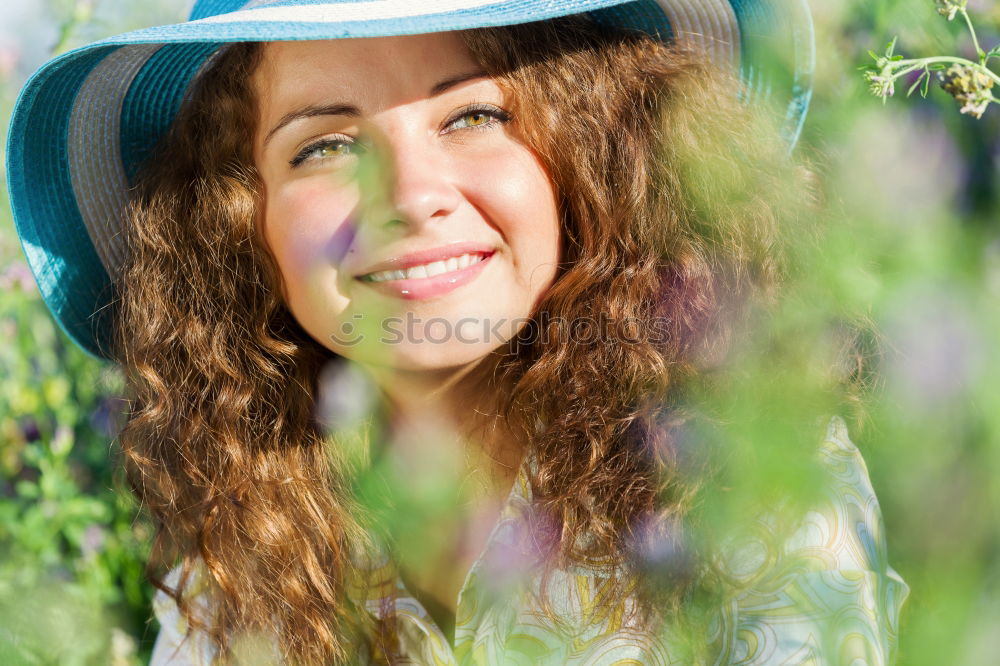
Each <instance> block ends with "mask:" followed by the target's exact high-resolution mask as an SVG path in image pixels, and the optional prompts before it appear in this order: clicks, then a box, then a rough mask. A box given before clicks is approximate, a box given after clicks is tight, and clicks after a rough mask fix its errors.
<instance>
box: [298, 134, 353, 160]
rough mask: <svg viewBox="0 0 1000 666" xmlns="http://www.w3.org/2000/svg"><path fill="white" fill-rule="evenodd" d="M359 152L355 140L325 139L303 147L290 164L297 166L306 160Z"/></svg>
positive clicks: (343, 155)
mask: <svg viewBox="0 0 1000 666" xmlns="http://www.w3.org/2000/svg"><path fill="white" fill-rule="evenodd" d="M356 152H358V146H357V144H356V143H355V142H353V141H344V140H343V139H323V140H322V141H318V142H316V143H313V144H310V145H308V146H306V147H305V148H303V149H302V151H301V152H299V154H298V155H296V156H295V157H294V158H292V160H291V162H289V164H291V165H292V167H297V166H299V165H300V164H302V163H303V162H305V161H307V160H308V161H312V160H324V159H331V158H338V157H347V156H349V155H354V154H355V153H356Z"/></svg>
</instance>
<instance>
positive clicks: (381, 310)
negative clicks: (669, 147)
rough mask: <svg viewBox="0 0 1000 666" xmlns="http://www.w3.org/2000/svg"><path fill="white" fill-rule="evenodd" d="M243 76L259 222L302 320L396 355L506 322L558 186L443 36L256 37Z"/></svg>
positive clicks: (459, 358)
mask: <svg viewBox="0 0 1000 666" xmlns="http://www.w3.org/2000/svg"><path fill="white" fill-rule="evenodd" d="M253 86H254V90H255V92H256V95H257V99H258V100H259V104H260V117H259V123H258V131H257V135H256V136H255V138H254V158H255V162H256V165H257V168H258V171H259V173H260V176H261V180H262V182H263V185H264V209H263V211H262V214H261V215H260V217H259V230H260V232H261V234H262V237H263V240H264V241H265V242H266V243H267V246H268V247H269V248H270V250H271V252H272V253H273V255H274V257H275V259H276V261H277V263H278V267H279V268H280V270H281V273H282V276H283V279H284V282H285V294H284V297H285V301H286V303H287V305H288V307H289V309H290V311H291V312H292V314H293V315H294V316H295V318H296V320H297V321H298V322H299V323H300V325H301V326H302V327H303V329H304V330H305V331H306V332H308V333H309V334H310V335H311V336H312V337H313V338H315V339H316V340H317V341H318V342H320V343H321V344H322V345H324V346H325V347H327V348H328V349H330V350H332V351H334V352H336V353H338V354H341V355H343V356H346V357H348V358H351V359H353V360H356V361H361V362H365V363H369V364H374V365H378V366H384V367H392V368H399V369H406V370H440V369H444V368H450V367H458V366H466V365H468V364H470V363H473V362H475V361H477V360H479V359H482V358H483V357H484V356H485V355H486V354H488V353H489V351H491V350H492V349H495V348H496V347H498V346H500V345H502V344H503V343H504V342H505V341H506V340H507V339H509V338H510V337H513V336H514V335H515V334H516V333H517V330H518V328H519V327H520V326H521V325H523V324H524V322H525V321H526V319H527V318H528V317H530V316H531V314H532V313H533V311H534V307H535V305H536V304H537V302H538V301H539V299H540V297H541V296H542V294H543V293H544V292H545V290H546V289H547V288H548V287H549V286H550V285H551V283H552V282H553V280H554V278H555V275H556V271H557V264H558V261H559V241H560V222H559V219H560V216H559V211H558V206H557V198H556V194H555V192H554V188H553V185H552V182H551V179H550V178H549V176H548V174H547V172H546V170H545V168H544V167H543V166H542V164H541V163H540V161H539V160H538V158H537V156H536V155H535V153H534V152H533V151H532V150H531V149H529V148H528V147H527V146H526V145H524V144H523V143H521V142H520V141H519V140H518V138H517V136H516V135H515V133H514V131H513V126H512V125H511V123H510V116H509V114H508V112H507V111H506V110H505V109H506V108H507V106H506V102H505V99H504V95H503V93H502V91H501V89H500V88H499V87H498V85H497V84H496V83H495V82H494V81H493V80H492V79H491V78H489V77H488V76H486V75H485V74H484V73H483V71H482V69H481V68H480V67H479V65H478V64H477V63H476V62H475V60H473V58H472V57H471V55H470V54H469V52H468V51H467V50H466V48H465V46H464V44H463V42H462V40H461V38H460V37H459V35H458V34H456V33H453V32H448V33H433V34H426V35H414V36H403V37H381V38H372V39H343V40H330V41H306V42H278V43H271V44H268V45H267V46H266V47H265V52H264V59H263V62H262V64H261V66H260V67H259V68H258V69H257V71H256V72H255V74H254V79H253ZM373 174H374V176H373ZM463 255H464V257H463ZM398 271H403V272H402V273H400V272H398Z"/></svg>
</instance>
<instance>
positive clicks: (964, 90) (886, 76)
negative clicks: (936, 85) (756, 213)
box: [864, 0, 1000, 118]
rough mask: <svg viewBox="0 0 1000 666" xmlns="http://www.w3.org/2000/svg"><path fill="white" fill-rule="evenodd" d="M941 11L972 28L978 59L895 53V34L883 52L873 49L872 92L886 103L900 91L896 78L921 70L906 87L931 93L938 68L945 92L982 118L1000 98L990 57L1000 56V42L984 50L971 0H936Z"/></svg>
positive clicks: (869, 74)
mask: <svg viewBox="0 0 1000 666" xmlns="http://www.w3.org/2000/svg"><path fill="white" fill-rule="evenodd" d="M935 2H936V4H937V10H938V13H939V14H941V15H942V16H944V17H946V18H947V19H948V20H949V21H953V20H954V19H955V18H956V17H957V16H961V17H962V19H963V20H964V21H965V25H966V26H967V27H968V29H969V34H970V35H971V37H972V44H973V46H974V48H975V50H976V55H977V58H978V61H976V62H974V61H972V60H969V59H967V58H961V57H958V56H952V55H936V56H928V57H924V58H904V57H903V56H902V55H900V54H898V53H895V50H896V41H897V38H895V37H894V38H893V39H892V41H891V42H889V44H888V45H887V46H886V48H885V52H884V53H883V54H882V55H879V54H877V53H875V52H874V51H869V52H868V54H869V55H871V57H872V59H873V60H874V61H875V64H874V65H872V66H868V67H865V68H864V70H865V72H864V77H865V81H867V82H868V84H869V86H870V90H871V92H872V93H873V94H874V95H876V96H878V97H881V98H882V102H883V103H884V102H885V101H886V100H887V99H888V98H889V97H892V96H893V95H894V94H895V92H896V87H895V86H896V81H897V80H899V79H901V78H903V77H905V76H907V75H908V74H911V73H914V72H919V74H918V76H917V77H916V80H914V81H913V83H911V84H910V87H909V89H908V90H907V91H906V96H907V97H909V96H910V95H911V94H913V92H914V91H915V90H917V89H918V88H919V89H920V94H921V96H923V97H927V89H928V87H929V85H930V81H931V77H932V74H931V72H936V74H937V77H938V79H939V81H940V83H941V87H942V88H944V90H945V92H947V93H948V94H949V95H951V96H952V97H954V98H955V99H956V100H957V101H958V102H959V103H960V104H961V105H962V106H961V109H960V112H961V113H967V114H969V115H971V116H974V117H976V118H981V117H982V115H983V113H985V112H986V109H987V107H988V106H989V105H990V104H991V103H993V102H1000V99H997V98H996V97H995V96H994V95H993V86H994V84H1000V76H997V74H996V73H995V72H993V70H991V69H990V67H989V63H990V60H991V59H993V58H996V59H998V60H1000V44H997V45H996V46H994V47H993V48H991V49H990V50H989V51H984V50H983V47H982V46H980V44H979V37H978V35H977V34H976V28H975V26H974V25H973V23H972V17H971V16H970V15H969V11H968V8H967V4H968V0H935Z"/></svg>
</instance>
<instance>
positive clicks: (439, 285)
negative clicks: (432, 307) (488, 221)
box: [359, 252, 495, 301]
mask: <svg viewBox="0 0 1000 666" xmlns="http://www.w3.org/2000/svg"><path fill="white" fill-rule="evenodd" d="M494 254H495V252H494V253H490V254H488V255H486V256H485V257H483V258H482V259H481V260H480V261H478V262H476V263H474V264H471V265H469V266H466V267H465V268H459V269H458V270H454V271H450V272H448V273H442V274H441V275H435V276H434V277H428V278H411V279H403V280H384V281H382V282H368V281H367V280H359V281H360V282H361V283H362V284H364V285H366V286H368V287H372V288H373V289H377V290H378V291H381V292H383V293H386V294H389V295H390V296H395V297H396V298H402V299H403V300H407V301H419V300H426V299H428V298H434V297H435V296H440V295H442V294H447V293H448V292H451V291H454V290H455V289H458V288H459V287H461V286H462V285H463V284H466V283H468V282H472V281H473V280H475V279H476V278H477V277H478V276H479V274H480V273H482V271H483V267H485V266H486V263H487V262H488V261H489V260H490V259H492V258H493V255H494Z"/></svg>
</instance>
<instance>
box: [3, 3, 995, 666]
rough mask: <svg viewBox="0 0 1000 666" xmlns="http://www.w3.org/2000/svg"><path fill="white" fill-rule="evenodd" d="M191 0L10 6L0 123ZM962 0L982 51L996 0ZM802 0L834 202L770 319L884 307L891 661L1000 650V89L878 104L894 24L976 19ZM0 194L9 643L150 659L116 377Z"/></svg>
mask: <svg viewBox="0 0 1000 666" xmlns="http://www.w3.org/2000/svg"><path fill="white" fill-rule="evenodd" d="M191 4H192V2H191V1H190V0H175V1H167V0H145V1H144V2H142V3H135V2H126V1H125V0H27V1H24V2H18V3H2V4H0V115H2V117H3V122H2V123H0V126H2V128H3V131H6V127H7V121H8V118H9V114H10V109H11V107H12V105H13V102H14V100H15V99H16V95H17V92H18V91H19V90H20V88H21V86H22V84H23V83H24V81H25V79H26V77H27V76H28V75H30V73H31V72H33V71H34V70H35V69H36V68H37V67H38V66H39V65H41V64H42V63H43V62H44V61H45V60H46V59H48V58H49V57H51V56H53V55H54V54H57V53H60V52H63V51H66V50H68V49H71V48H73V47H75V46H79V45H81V44H84V43H87V42H90V41H93V40H95V39H98V38H101V37H104V36H107V35H111V34H115V33H119V32H123V31H126V30H130V29H134V28H138V27H143V26H147V25H153V24H158V23H168V22H174V21H178V20H183V18H185V17H186V15H187V13H188V11H189V9H190V6H191ZM968 4H969V12H970V14H971V15H972V17H973V19H974V20H975V22H976V27H977V30H978V33H979V38H980V42H981V43H982V45H983V47H984V48H985V49H986V50H989V49H990V48H992V47H993V46H995V45H997V44H998V43H1000V3H998V2H996V1H995V0H969V3H968ZM811 5H812V10H813V13H814V17H815V22H816V30H817V38H818V52H817V55H818V71H817V78H816V91H815V96H814V98H813V102H812V107H811V110H810V114H809V117H808V119H807V122H806V126H805V130H804V133H803V137H802V139H801V143H800V145H799V147H798V149H797V150H799V151H800V152H801V153H802V154H803V155H806V156H808V157H809V158H810V159H811V160H812V161H813V162H814V166H815V168H816V170H817V173H818V175H819V176H820V180H821V184H822V187H823V190H824V193H825V197H826V210H827V211H828V214H829V216H830V219H828V220H826V222H827V224H826V228H825V231H824V232H823V235H822V240H821V242H820V243H819V244H818V246H817V247H816V248H814V249H813V252H812V254H810V255H809V256H808V260H809V263H808V264H805V263H803V264H801V265H804V266H808V270H802V271H800V273H801V274H799V275H794V276H792V278H791V279H792V282H793V285H792V286H793V289H792V293H794V294H798V295H799V297H800V307H799V309H798V310H795V311H794V312H790V313H789V314H788V316H787V318H786V320H785V324H788V323H794V325H793V326H787V325H786V326H784V327H780V326H779V327H778V328H776V329H775V335H779V336H780V335H784V336H786V337H788V338H789V339H790V340H792V339H793V338H795V337H796V336H799V338H800V339H807V340H813V339H814V338H813V337H810V336H813V335H817V336H819V337H821V336H822V327H823V325H824V322H829V321H834V320H838V319H852V318H856V317H857V316H858V315H859V314H860V315H862V316H864V317H867V318H869V319H870V321H872V322H873V323H874V325H875V327H876V329H877V330H878V331H879V332H880V336H881V337H880V338H879V339H878V340H877V342H876V343H873V344H872V346H871V351H872V359H871V360H872V361H873V365H872V367H873V368H874V370H873V374H872V375H871V379H870V381H871V385H872V387H873V394H872V397H871V399H870V401H869V404H868V409H867V417H866V419H865V420H864V423H863V425H861V426H859V427H858V428H857V429H855V430H854V431H853V432H852V437H853V439H854V441H855V442H856V443H857V444H858V446H859V447H860V448H861V451H862V453H863V455H864V457H865V460H866V461H867V464H868V467H869V472H870V474H871V478H872V481H873V484H874V486H875V490H876V493H877V495H878V497H879V499H880V501H881V507H882V512H883V516H884V520H885V524H886V534H885V537H886V539H887V542H888V548H889V562H890V563H891V564H892V566H893V567H894V568H895V569H896V570H897V571H898V572H899V573H900V574H901V575H902V577H903V578H904V580H906V582H907V583H908V584H909V585H910V588H911V593H910V597H909V599H908V601H907V603H906V605H905V607H904V610H903V616H902V620H901V626H900V639H899V644H900V649H899V663H901V664H919V665H922V664H928V665H931V664H933V665H935V666H938V665H940V664H984V665H985V664H995V663H997V656H996V655H998V654H1000V483H997V482H996V481H995V479H996V478H997V476H998V475H1000V171H998V170H1000V107H997V106H996V105H994V106H991V107H990V108H989V109H988V110H987V111H986V113H985V115H984V116H983V117H982V118H981V119H978V120H977V119H975V118H972V117H970V116H968V115H961V114H959V112H958V104H957V103H956V102H955V100H954V99H952V98H951V97H950V96H948V95H947V94H946V93H945V92H944V91H943V90H941V89H940V87H939V86H937V85H936V84H935V85H932V86H931V89H930V91H929V94H928V96H927V98H926V99H922V98H921V97H920V96H919V95H914V96H913V97H911V98H909V99H906V98H905V97H904V94H903V93H904V92H905V89H906V88H907V87H908V86H898V85H897V93H896V96H895V97H892V98H890V99H888V100H887V103H886V104H885V105H883V104H882V102H881V101H880V100H879V99H877V98H876V97H874V96H872V95H871V93H870V92H869V90H868V86H867V84H866V83H865V81H864V80H863V78H862V73H861V72H860V71H859V69H858V68H859V67H862V66H866V65H869V64H870V63H871V62H872V60H871V58H870V56H869V55H868V54H867V51H868V50H869V49H871V50H874V51H876V52H879V53H881V52H882V51H883V49H884V47H885V44H886V43H887V42H888V41H890V40H891V39H892V38H893V37H898V43H897V47H896V52H897V53H903V54H905V55H906V56H907V57H918V56H929V55H938V54H941V55H944V54H947V55H962V56H964V57H967V58H971V59H975V55H974V53H975V52H974V49H973V48H972V45H971V40H970V39H969V35H968V31H967V30H966V29H965V27H964V25H962V24H961V22H960V21H957V20H956V21H953V22H948V21H946V20H945V19H944V18H943V17H942V16H940V15H939V14H938V13H937V12H936V5H935V2H934V0H812V2H811ZM993 62H997V61H996V60H994V61H993ZM996 69H997V68H996V66H994V70H996ZM994 94H997V95H1000V92H998V91H995V92H994ZM0 196H2V197H3V199H2V200H0V663H3V664H91V663H101V664H107V663H113V664H116V665H117V664H121V665H124V664H134V663H145V662H146V661H147V660H148V657H149V652H150V649H151V646H152V641H153V639H154V638H155V635H156V631H157V629H158V627H157V626H156V623H155V620H153V619H151V616H152V613H151V611H150V599H151V596H152V590H151V588H150V586H148V585H147V584H146V583H145V582H144V578H143V573H142V571H143V563H144V561H145V556H146V552H147V548H148V546H149V542H150V535H151V530H150V526H149V525H148V524H147V523H146V522H144V520H143V519H142V518H141V516H140V515H139V512H138V508H137V506H136V505H135V503H134V501H133V500H132V499H131V495H130V494H129V492H128V490H127V487H126V486H125V484H124V483H123V480H122V478H121V474H120V472H119V470H118V467H119V465H118V464H117V462H116V461H117V454H116V449H115V435H116V432H117V429H118V428H120V427H121V422H122V402H121V400H120V398H119V395H120V391H121V390H122V382H121V378H120V376H119V374H118V372H117V371H116V369H115V368H113V367H110V366H109V365H107V364H101V363H99V362H97V361H95V360H93V359H91V358H89V357H87V356H86V355H85V354H84V353H83V352H82V351H80V350H79V349H77V348H75V347H74V346H73V345H72V344H71V343H70V342H69V340H68V339H67V338H65V337H64V335H63V334H62V333H61V331H60V330H59V329H58V327H57V326H56V324H55V323H54V321H53V320H52V319H51V317H50V316H49V314H48V311H47V310H46V308H45V305H44V304H43V302H42V301H41V299H40V297H39V295H38V292H37V290H36V289H35V286H34V283H33V279H32V276H31V274H30V272H29V270H28V268H27V266H26V264H25V263H24V257H23V255H22V252H21V248H20V245H19V243H18V240H17V236H16V234H15V232H14V227H13V222H12V220H11V216H10V212H9V208H8V206H7V202H6V193H5V192H2V193H0ZM807 222H808V221H807ZM793 309H794V308H793ZM803 331H807V332H808V333H803ZM803 336H805V337H803ZM819 337H817V338H815V339H819ZM800 362H801V361H799V360H795V361H791V360H790V361H789V363H790V364H794V363H800ZM790 367H791V368H792V369H793V370H794V368H795V367H797V366H794V365H791V366H790ZM771 370H774V368H773V367H772V368H771ZM761 395H763V396H764V397H763V398H759V399H767V400H782V399H783V398H782V394H780V393H773V392H765V393H762V394H761ZM763 407H766V405H763Z"/></svg>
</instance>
